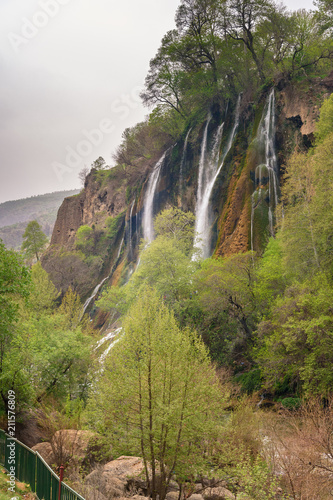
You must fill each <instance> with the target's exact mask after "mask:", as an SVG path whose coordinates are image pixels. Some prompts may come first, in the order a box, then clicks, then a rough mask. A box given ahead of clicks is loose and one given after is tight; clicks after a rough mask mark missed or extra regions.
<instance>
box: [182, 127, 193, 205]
mask: <svg viewBox="0 0 333 500" xmlns="http://www.w3.org/2000/svg"><path fill="white" fill-rule="evenodd" d="M191 130H192V128H190V129H189V130H188V132H187V134H186V137H185V142H184V148H183V154H182V159H181V162H180V169H179V193H180V196H181V195H182V191H183V182H184V179H183V170H184V165H185V161H186V151H187V143H188V138H189V135H190V133H191Z"/></svg>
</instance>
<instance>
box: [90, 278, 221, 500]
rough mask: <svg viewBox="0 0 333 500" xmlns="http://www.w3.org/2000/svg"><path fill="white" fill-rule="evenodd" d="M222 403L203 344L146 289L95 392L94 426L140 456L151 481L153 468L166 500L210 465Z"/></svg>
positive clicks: (155, 488)
mask: <svg viewBox="0 0 333 500" xmlns="http://www.w3.org/2000/svg"><path fill="white" fill-rule="evenodd" d="M221 400H223V394H222V393H221V390H220V387H219V384H218V381H217V379H216V375H215V371H214V369H213V368H212V366H211V365H210V362H209V357H208V353H207V350H206V348H205V347H204V344H203V343H202V341H201V340H200V338H199V337H198V336H197V335H196V334H195V333H194V332H191V331H190V330H183V331H182V330H180V329H179V328H178V326H177V323H176V320H175V318H174V316H173V314H172V313H171V312H170V311H169V309H168V308H167V307H166V306H165V305H164V304H163V303H161V300H160V298H159V295H158V294H156V293H155V292H153V291H151V290H150V289H149V288H147V287H145V288H144V289H143V290H142V291H141V293H140V295H139V297H138V300H137V301H136V302H135V304H133V306H132V307H131V309H130V311H129V313H128V315H127V316H126V318H125V320H124V322H123V334H122V336H121V338H120V339H119V341H118V342H117V344H115V346H114V347H113V349H112V350H111V351H110V354H109V356H108V358H107V360H106V365H105V370H104V372H103V375H102V377H101V380H100V384H99V386H98V388H97V389H96V390H94V393H93V394H91V400H90V415H91V416H90V419H91V422H92V424H93V426H94V428H95V427H96V425H97V426H98V427H99V428H101V429H103V430H108V431H109V432H110V439H112V440H113V441H114V446H115V448H116V450H117V452H119V453H126V454H137V453H140V455H141V456H142V457H143V459H144V462H145V464H146V466H147V464H149V465H150V467H151V470H152V475H151V476H150V475H149V473H148V470H147V469H146V476H147V477H146V478H147V481H148V484H149V485H150V493H151V495H152V498H156V495H157V494H158V495H159V498H161V499H163V498H165V494H166V487H167V485H168V483H169V482H170V480H171V477H172V476H173V475H176V476H177V478H179V479H181V478H183V477H185V475H188V474H189V473H191V471H193V473H194V472H195V473H198V472H199V471H200V468H201V467H202V466H203V463H204V461H205V459H204V454H203V450H204V448H206V447H207V443H208V442H209V440H210V437H211V436H212V435H213V434H214V429H215V426H216V422H217V418H218V415H219V413H220V411H221V408H222V406H221V402H222V401H221ZM157 475H159V476H160V481H157ZM149 476H150V477H149Z"/></svg>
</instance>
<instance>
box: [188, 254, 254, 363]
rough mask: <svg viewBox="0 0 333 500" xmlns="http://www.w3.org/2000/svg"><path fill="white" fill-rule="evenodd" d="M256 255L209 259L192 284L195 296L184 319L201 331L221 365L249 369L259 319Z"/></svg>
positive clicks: (189, 303)
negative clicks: (256, 318) (255, 278)
mask: <svg viewBox="0 0 333 500" xmlns="http://www.w3.org/2000/svg"><path fill="white" fill-rule="evenodd" d="M252 258H253V255H252V254H251V253H250V252H249V253H247V254H244V255H235V256H233V257H231V258H225V259H207V260H206V261H204V262H203V264H202V268H201V269H200V270H199V271H198V272H197V273H196V275H195V277H194V280H193V282H194V283H193V290H195V291H196V294H195V295H194V296H193V298H192V299H191V300H190V301H189V302H188V304H187V305H188V308H186V307H184V308H183V315H184V319H185V320H186V321H187V322H190V324H191V323H192V321H193V323H192V324H193V325H194V326H195V327H196V328H197V329H198V330H199V332H200V333H201V335H202V336H203V339H204V341H205V342H206V343H207V345H208V346H209V348H210V351H211V354H212V357H213V359H214V360H216V361H218V363H219V364H228V365H231V366H233V367H234V368H235V369H243V368H245V367H246V366H248V362H249V361H250V359H249V357H248V347H249V345H250V344H251V341H252V340H251V339H252V333H253V329H254V319H255V315H256V304H255V300H254V295H253V280H254V268H253V261H252Z"/></svg>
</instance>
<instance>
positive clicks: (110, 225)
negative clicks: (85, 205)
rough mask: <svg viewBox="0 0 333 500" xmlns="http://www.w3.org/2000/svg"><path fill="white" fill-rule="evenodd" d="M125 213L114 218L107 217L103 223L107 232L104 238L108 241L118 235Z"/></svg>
mask: <svg viewBox="0 0 333 500" xmlns="http://www.w3.org/2000/svg"><path fill="white" fill-rule="evenodd" d="M124 216H125V213H124V212H122V213H121V214H119V215H117V216H116V217H108V218H107V219H106V221H105V224H106V227H107V231H106V237H107V238H108V239H109V240H113V239H114V238H115V236H116V235H117V234H118V231H119V229H120V227H121V225H122V223H123V220H124Z"/></svg>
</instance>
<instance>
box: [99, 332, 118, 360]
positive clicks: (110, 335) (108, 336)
mask: <svg viewBox="0 0 333 500" xmlns="http://www.w3.org/2000/svg"><path fill="white" fill-rule="evenodd" d="M121 331H122V328H121V327H120V328H116V329H115V330H111V331H110V332H107V333H106V334H105V335H104V337H102V338H101V339H100V340H99V341H98V342H97V344H96V345H95V348H94V350H95V351H97V349H99V348H100V347H101V346H102V345H103V344H104V343H105V342H107V341H110V340H111V341H112V342H110V343H109V345H108V346H107V348H106V349H104V351H103V352H102V354H101V355H100V357H99V362H100V363H101V364H102V365H103V363H104V361H105V358H106V356H107V355H108V354H109V352H110V350H111V349H112V347H113V346H114V345H115V344H116V343H117V342H118V341H119V339H120V332H121ZM117 336H118V338H116V339H115V337H117Z"/></svg>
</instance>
